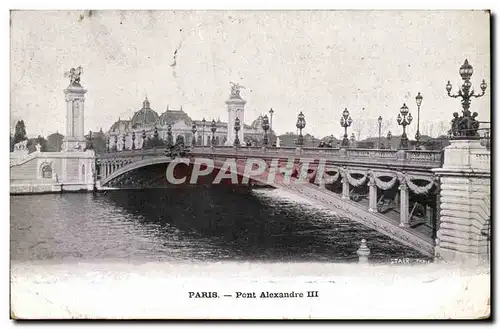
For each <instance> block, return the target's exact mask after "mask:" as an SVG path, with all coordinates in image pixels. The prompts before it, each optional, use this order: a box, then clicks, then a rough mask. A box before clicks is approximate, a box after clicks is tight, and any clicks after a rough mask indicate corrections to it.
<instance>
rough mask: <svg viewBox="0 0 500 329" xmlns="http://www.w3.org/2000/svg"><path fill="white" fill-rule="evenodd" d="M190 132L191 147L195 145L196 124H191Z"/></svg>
mask: <svg viewBox="0 0 500 329" xmlns="http://www.w3.org/2000/svg"><path fill="white" fill-rule="evenodd" d="M191 132H192V133H193V141H192V142H191V143H192V144H193V146H195V145H196V123H194V122H193V124H192V125H191Z"/></svg>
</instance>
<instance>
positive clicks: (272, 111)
mask: <svg viewBox="0 0 500 329" xmlns="http://www.w3.org/2000/svg"><path fill="white" fill-rule="evenodd" d="M273 114H274V110H273V108H272V107H271V109H270V110H269V116H270V118H271V126H270V130H271V131H272V130H273Z"/></svg>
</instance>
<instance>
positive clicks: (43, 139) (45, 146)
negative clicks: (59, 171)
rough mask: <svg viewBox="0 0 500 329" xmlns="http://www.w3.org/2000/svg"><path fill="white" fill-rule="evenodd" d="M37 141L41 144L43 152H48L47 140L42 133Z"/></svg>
mask: <svg viewBox="0 0 500 329" xmlns="http://www.w3.org/2000/svg"><path fill="white" fill-rule="evenodd" d="M36 143H37V144H40V151H41V152H47V140H46V139H45V138H44V137H42V135H38V137H37V139H36Z"/></svg>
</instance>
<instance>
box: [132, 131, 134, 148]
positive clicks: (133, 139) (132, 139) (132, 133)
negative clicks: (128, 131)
mask: <svg viewBox="0 0 500 329" xmlns="http://www.w3.org/2000/svg"><path fill="white" fill-rule="evenodd" d="M132 150H135V131H132Z"/></svg>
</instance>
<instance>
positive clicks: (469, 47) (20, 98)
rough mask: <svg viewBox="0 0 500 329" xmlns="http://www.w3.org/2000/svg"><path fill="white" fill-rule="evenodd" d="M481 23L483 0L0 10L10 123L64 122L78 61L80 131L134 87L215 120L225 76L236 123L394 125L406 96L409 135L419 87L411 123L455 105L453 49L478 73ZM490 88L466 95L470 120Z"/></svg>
mask: <svg viewBox="0 0 500 329" xmlns="http://www.w3.org/2000/svg"><path fill="white" fill-rule="evenodd" d="M489 24H490V23H489V14H488V13H487V12H484V11H277V10H276V11H177V10H176V11H92V12H89V11H12V12H11V31H10V32H11V61H10V68H11V71H10V77H11V94H10V111H11V120H10V121H11V125H13V124H15V122H16V121H17V120H19V119H23V120H24V121H25V124H26V128H27V131H28V135H30V136H36V135H38V134H41V135H43V136H47V135H49V134H51V133H54V132H56V131H58V132H60V133H63V134H65V100H64V93H63V90H64V89H65V88H66V87H67V86H68V84H69V80H68V78H65V77H64V72H65V71H68V70H69V69H70V68H72V67H77V66H82V67H83V75H82V77H81V82H82V85H83V86H84V87H85V88H86V89H87V90H88V92H87V93H86V100H85V130H86V131H88V130H92V131H97V130H99V129H100V128H102V129H103V130H104V131H107V130H108V129H109V127H110V126H111V125H112V124H113V122H115V121H116V120H117V119H118V118H122V119H128V118H130V117H131V116H132V115H133V113H134V112H135V111H137V110H139V109H140V108H141V107H142V101H143V100H144V98H145V96H146V95H147V97H148V99H149V100H150V102H151V107H152V108H153V109H154V110H155V111H157V112H158V113H159V114H161V113H162V112H164V111H165V109H166V107H167V105H169V106H170V108H179V107H180V106H181V105H182V107H183V110H184V111H186V112H187V113H188V114H189V115H190V117H191V118H193V119H201V118H203V117H205V118H206V119H208V120H211V119H212V118H215V119H217V118H220V119H221V120H223V121H226V120H227V115H228V113H227V108H226V105H225V101H226V100H227V99H228V97H229V93H230V82H231V81H232V82H235V83H240V84H241V85H243V86H244V87H245V89H242V91H241V95H242V97H243V98H244V99H245V100H246V101H247V104H246V106H245V123H247V124H250V123H251V122H252V121H253V120H254V119H255V118H256V117H257V116H258V115H259V114H261V113H267V112H268V111H269V109H270V108H273V110H274V115H273V129H274V130H275V131H276V132H277V133H278V134H282V133H285V132H288V131H296V128H295V123H296V120H297V115H298V114H299V112H300V111H302V112H303V113H304V115H305V118H306V122H307V124H306V127H305V129H304V133H310V134H313V135H315V136H317V137H323V136H326V135H330V134H333V135H334V136H340V135H341V133H342V132H343V128H342V127H341V126H340V123H339V120H340V116H341V113H342V111H343V109H344V108H348V110H349V111H350V113H351V117H352V119H353V121H354V122H355V123H356V124H357V125H356V126H357V127H358V128H357V129H360V130H362V131H361V136H362V137H366V136H367V135H372V136H373V135H375V134H377V133H378V132H377V130H378V129H377V128H376V118H377V117H378V116H379V115H380V116H382V117H383V127H382V129H381V130H382V131H381V133H382V134H383V135H385V133H386V132H387V130H391V131H392V133H393V135H396V134H400V132H401V128H400V127H398V126H397V123H396V117H397V114H398V113H399V109H400V108H401V106H402V105H403V103H406V104H407V106H408V107H409V109H410V112H411V113H412V116H413V117H414V121H413V123H412V124H411V125H410V127H409V129H408V132H409V135H410V136H411V135H412V134H414V133H415V131H416V121H417V107H416V104H415V96H416V94H417V92H420V93H421V94H422V96H423V102H422V106H421V112H420V129H421V131H422V130H424V129H428V130H429V129H430V128H429V126H431V125H432V126H433V127H434V128H433V129H430V130H431V131H432V132H433V134H434V135H436V134H437V130H439V128H438V124H439V122H446V123H448V122H449V121H450V120H451V118H452V117H453V116H452V114H453V112H455V111H460V110H461V106H460V101H459V100H458V99H451V98H449V97H448V96H447V95H446V90H445V85H446V82H447V81H448V80H450V81H451V83H452V85H453V91H454V92H456V91H457V88H458V86H459V85H460V84H461V79H460V76H459V74H458V70H459V68H460V65H462V64H463V62H464V60H465V59H468V60H469V62H470V64H471V65H472V66H473V67H474V75H473V76H472V79H471V82H472V84H473V87H474V86H477V88H476V89H477V90H478V91H479V90H480V89H479V84H480V83H481V81H482V79H483V78H484V79H486V82H487V83H488V85H490V81H491V79H490V28H489ZM174 54H175V58H174ZM489 96H490V89H489V87H488V89H487V94H486V96H485V97H484V98H480V99H473V101H472V106H471V110H472V111H477V112H478V113H479V119H480V120H482V121H489V120H490V98H489ZM441 126H442V125H441ZM352 129H353V128H350V130H349V133H351V132H352ZM424 132H425V131H424Z"/></svg>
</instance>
